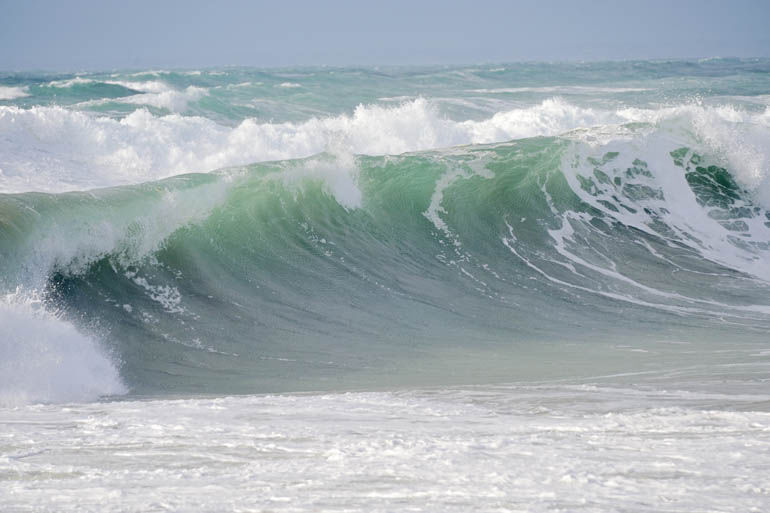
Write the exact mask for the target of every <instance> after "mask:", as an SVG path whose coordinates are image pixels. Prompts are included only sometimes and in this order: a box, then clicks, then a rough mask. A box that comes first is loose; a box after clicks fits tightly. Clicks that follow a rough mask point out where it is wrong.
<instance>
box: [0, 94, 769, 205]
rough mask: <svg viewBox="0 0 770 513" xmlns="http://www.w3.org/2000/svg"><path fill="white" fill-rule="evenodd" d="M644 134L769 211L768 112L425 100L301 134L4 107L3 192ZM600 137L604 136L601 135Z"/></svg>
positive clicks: (299, 126) (154, 101)
mask: <svg viewBox="0 0 770 513" xmlns="http://www.w3.org/2000/svg"><path fill="white" fill-rule="evenodd" d="M113 83H116V84H120V85H124V86H126V87H133V88H137V89H139V90H142V91H144V92H143V93H142V94H139V95H134V96H129V97H127V98H123V99H121V100H120V101H124V102H127V103H137V104H147V105H154V106H158V107H163V108H168V109H170V110H184V109H185V108H186V106H187V102H189V101H191V100H195V99H198V98H200V97H201V96H202V95H203V94H205V91H206V90H205V89H202V88H196V87H190V88H187V89H185V90H184V91H176V90H173V89H171V88H170V87H169V86H167V85H166V84H164V83H162V82H160V81H148V82H130V81H128V82H126V81H114V82H113ZM632 122H635V123H646V124H648V125H651V126H652V127H653V128H655V129H658V130H660V131H662V132H665V133H668V134H671V135H672V136H674V137H677V138H679V139H680V140H681V141H682V142H683V143H686V144H689V145H696V146H697V145H700V146H703V147H704V148H706V150H707V151H711V152H713V153H714V154H716V155H718V156H721V158H723V159H724V161H725V163H726V165H727V166H728V168H729V169H730V171H731V172H733V173H734V174H735V176H736V179H737V180H738V181H739V182H740V183H741V185H743V186H745V187H748V188H749V189H750V190H751V191H753V192H755V193H756V195H757V196H758V198H759V200H760V201H761V202H762V203H763V204H764V205H766V206H770V179H769V177H770V169H769V168H770V157H768V155H767V148H770V109H766V110H765V111H764V112H763V113H756V112H750V111H743V110H739V109H738V108H736V107H732V106H725V107H713V106H703V105H698V104H690V105H682V106H678V107H668V108H661V109H637V108H625V109H619V110H611V109H610V110H602V109H594V108H587V107H579V106H576V105H572V104H570V103H568V102H565V101H564V100H561V99H559V98H552V99H548V100H545V101H543V102H541V103H540V104H537V105H534V106H531V107H526V108H517V109H510V110H506V111H503V112H498V113H496V114H495V115H493V116H492V117H490V118H488V119H485V120H481V121H471V120H468V121H455V120H451V119H448V118H446V117H445V116H443V115H441V113H440V112H439V110H438V108H437V107H436V106H435V104H433V103H431V102H430V101H428V100H425V99H423V98H417V99H414V100H411V101H404V102H403V103H400V104H399V105H395V106H381V105H368V106H364V105H360V106H358V107H357V108H356V109H355V110H354V111H353V113H351V114H349V115H340V116H332V117H326V118H311V119H309V120H307V121H304V122H299V123H289V122H286V123H260V122H258V121H257V120H255V119H246V120H244V121H243V122H241V123H240V124H238V125H237V126H235V127H228V126H223V125H220V124H217V123H216V122H214V121H212V120H209V119H205V118H200V117H190V116H186V117H182V116H178V115H167V116H155V115H152V114H150V113H149V112H147V111H146V110H142V109H139V110H137V111H135V112H133V113H132V114H130V115H129V116H127V117H126V118H124V119H122V120H115V119H111V118H107V117H98V116H96V115H90V114H87V113H84V112H79V111H73V110H69V109H64V108H61V107H33V108H31V109H19V108H16V107H0V191H2V192H19V191H26V190H39V191H62V190H71V189H83V188H89V187H99V186H108V185H119V184H126V183H136V182H141V181H147V180H155V179H158V178H163V177H167V176H171V175H175V174H180V173H185V172H207V171H212V170H215V169H218V168H223V167H228V166H235V165H243V164H248V163H252V162H257V161H267V160H283V159H292V158H302V157H308V156H311V155H314V154H318V153H321V152H324V151H332V152H337V151H338V150H339V149H342V150H343V151H344V152H347V153H352V154H368V155H383V154H399V153H403V152H409V151H419V150H427V149H436V148H446V147H450V146H457V145H463V144H479V143H495V142H502V141H508V140H511V139H517V138H525V137H533V136H549V135H560V134H565V133H570V132H571V131H575V130H577V129H585V128H586V127H594V128H593V129H592V130H590V131H583V132H575V133H574V134H573V136H574V137H577V138H582V140H584V141H586V142H589V143H591V144H602V143H606V142H607V141H610V140H617V139H619V138H623V137H624V134H625V136H629V137H633V136H636V135H637V133H638V131H628V130H626V129H625V128H623V125H624V124H626V123H632ZM597 127H604V128H603V129H602V130H600V129H598V128H597Z"/></svg>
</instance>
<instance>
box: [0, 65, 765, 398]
mask: <svg viewBox="0 0 770 513" xmlns="http://www.w3.org/2000/svg"><path fill="white" fill-rule="evenodd" d="M768 72H770V62H768V61H732V60H712V61H707V62H702V63H696V62H658V63H649V62H640V63H617V64H593V65H534V64H532V65H529V64H528V65H517V66H506V67H488V68H483V67H482V68H449V69H446V68H441V69H424V70H416V69H391V70H373V69H338V70H327V69H319V70H289V71H282V72H280V73H279V72H263V71H255V70H241V69H225V70H208V71H190V72H177V71H175V72H165V71H150V72H142V73H134V74H127V73H122V74H112V75H102V74H93V75H77V76H76V75H70V76H55V77H54V76H17V75H10V76H3V77H0V84H2V87H3V88H4V89H2V90H3V91H6V90H8V91H10V90H13V91H17V90H18V91H23V92H24V95H25V96H19V95H14V96H13V97H11V95H10V94H8V95H6V96H7V97H8V98H5V97H4V99H3V100H2V101H0V150H1V151H0V190H2V191H3V194H0V262H2V266H1V267H0V287H2V292H3V294H4V296H3V297H4V298H5V299H4V300H3V301H2V302H0V319H2V321H3V322H2V323H0V338H2V339H3V343H2V344H0V352H1V353H2V354H0V356H1V357H2V358H0V361H2V362H3V365H4V366H5V367H7V369H6V370H8V369H16V370H14V372H10V371H8V372H3V373H2V374H3V376H5V377H4V378H2V381H0V389H2V390H0V401H3V402H10V403H13V402H25V401H70V400H88V399H93V398H96V397H98V396H100V395H105V394H120V393H124V392H126V391H131V392H132V393H136V394H186V393H223V392H224V393H246V392H267V391H269V392H274V391H301V390H319V389H326V390H337V389H361V388H382V387H387V388H392V387H394V386H408V385H446V384H460V383H481V382H486V383H489V382H500V381H522V380H538V379H546V378H566V377H575V376H595V375H607V374H613V373H623V372H642V373H643V372H648V371H652V370H653V369H660V368H668V369H670V368H671V367H676V366H690V367H693V368H695V367H698V366H699V365H702V366H706V365H709V364H711V363H714V362H719V363H729V364H731V365H738V366H740V365H743V364H748V363H751V365H752V366H753V367H752V368H755V366H757V365H759V366H760V367H761V366H762V365H763V362H764V363H765V364H766V363H767V357H768V356H769V355H770V353H768V351H767V349H766V333H767V330H768V329H770V301H769V300H768V297H770V294H769V293H770V210H768V209H770V178H768V177H769V176H770V154H768V151H770V108H769V107H768V103H769V102H770V100H768V96H767V95H766V93H767V91H768V90H769V88H770V79H769V78H768V76H770V75H768ZM672 84H673V85H672ZM0 370H2V369H0ZM7 376H10V377H7Z"/></svg>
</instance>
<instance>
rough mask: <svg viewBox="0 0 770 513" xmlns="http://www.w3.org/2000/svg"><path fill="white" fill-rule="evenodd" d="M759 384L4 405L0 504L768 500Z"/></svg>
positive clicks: (648, 506)
mask: <svg viewBox="0 0 770 513" xmlns="http://www.w3.org/2000/svg"><path fill="white" fill-rule="evenodd" d="M751 391H752V393H748V394H742V395H739V394H733V395H731V394H730V393H727V392H726V393H719V394H708V393H696V394H693V393H688V392H687V391H679V390H676V389H674V390H666V391H660V390H650V387H647V388H643V387H638V388H630V389H628V390H624V389H621V388H612V387H607V386H595V385H588V386H586V385H581V384H571V383H568V384H565V385H562V386H559V385H556V384H552V385H549V384H546V385H541V386H511V387H504V386H501V387H476V388H469V389H450V390H440V389H439V390H430V391H400V392H379V393H365V392H359V393H347V394H326V395H294V396H289V395H286V396H272V397H271V396H240V397H225V398H186V399H182V400H153V401H114V402H104V403H93V404H83V405H71V406H67V407H61V406H55V405H51V406H28V407H24V408H18V409H15V410H2V412H0V426H2V429H3V434H4V435H5V438H4V447H3V448H4V450H3V453H2V454H0V465H3V467H4V468H5V469H7V471H6V473H5V475H4V482H3V487H0V501H2V503H3V505H4V507H5V508H6V509H7V510H9V511H31V510H33V509H34V510H42V511H62V510H67V511H70V510H88V511H92V510H93V511H96V510H98V511H152V510H158V509H165V510H172V511H221V510H222V509H223V505H225V507H224V509H231V510H237V511H273V512H280V513H289V512H294V513H296V512H298V511H373V512H384V511H423V512H437V513H438V512H441V513H446V512H450V513H459V512H468V511H478V512H499V511H527V512H533V513H539V512H552V511H589V512H609V511H638V512H653V511H655V512H658V511H666V512H670V513H690V512H693V511H746V512H749V511H764V510H765V509H767V508H766V505H767V489H768V477H767V472H766V469H767V451H766V448H767V445H768V443H770V440H769V439H768V438H769V436H770V430H769V428H768V426H769V425H770V414H769V413H768V412H767V411H762V408H761V406H762V405H763V404H767V401H768V399H770V398H768V395H767V393H766V390H764V389H762V388H761V386H760V384H756V383H755V385H754V388H753V389H752V390H751ZM715 404H719V405H723V406H722V407H721V408H719V407H716V406H715Z"/></svg>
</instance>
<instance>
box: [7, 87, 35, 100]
mask: <svg viewBox="0 0 770 513" xmlns="http://www.w3.org/2000/svg"><path fill="white" fill-rule="evenodd" d="M25 96H29V89H28V88H27V87H7V86H0V100H16V99H18V98H24V97H25Z"/></svg>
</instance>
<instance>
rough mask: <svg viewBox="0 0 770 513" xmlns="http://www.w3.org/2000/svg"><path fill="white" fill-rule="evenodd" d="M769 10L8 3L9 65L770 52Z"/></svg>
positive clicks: (766, 5)
mask: <svg viewBox="0 0 770 513" xmlns="http://www.w3.org/2000/svg"><path fill="white" fill-rule="evenodd" d="M768 22H770V0H733V1H730V2H728V1H710V0H699V1H691V0H680V1H676V0H669V1H657V0H656V1H622V0H618V1H606V0H592V1H585V2H577V1H574V2H566V1H548V0H541V1H521V2H517V1H513V0H509V1H483V0H479V1H476V2H470V1H469V2H454V1H432V0H431V1H418V0H411V1H403V0H391V1H380V2H364V1H362V0H359V1H332V0H329V1H314V2H309V1H308V2H300V1H294V0H274V1H272V2H263V1H243V0H237V1H236V0H234V1H229V2H224V1H223V2H214V1H207V2H203V1H196V0H187V1H176V0H174V1H164V0H151V1H148V0H130V1H84V0H69V1H66V2H65V1H40V0H15V1H14V0H0V69H1V70H6V71H11V70H35V69H37V70H81V69H114V68H148V67H187V68H193V67H209V66H223V65H244V66H259V67H273V66H292V65H347V64H450V63H458V64H462V63H480V62H511V61H522V60H525V61H526V60H605V59H609V60H615V59H645V58H686V57H714V56H720V57H727V56H737V57H768V56H770V29H768Z"/></svg>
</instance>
